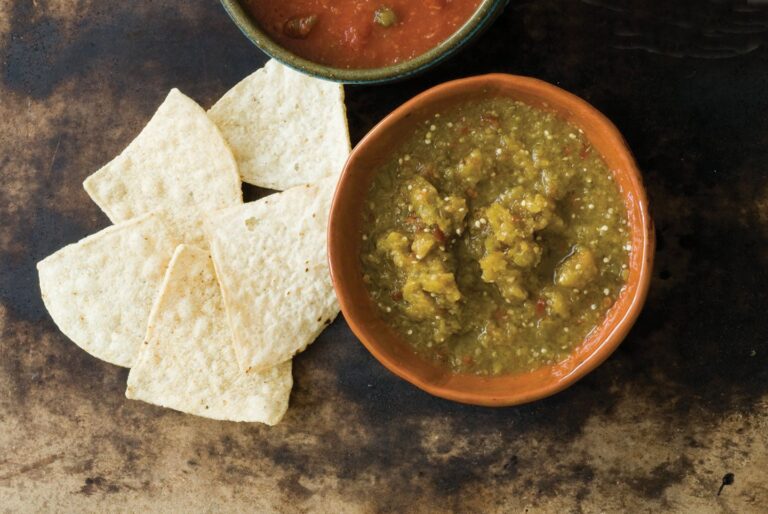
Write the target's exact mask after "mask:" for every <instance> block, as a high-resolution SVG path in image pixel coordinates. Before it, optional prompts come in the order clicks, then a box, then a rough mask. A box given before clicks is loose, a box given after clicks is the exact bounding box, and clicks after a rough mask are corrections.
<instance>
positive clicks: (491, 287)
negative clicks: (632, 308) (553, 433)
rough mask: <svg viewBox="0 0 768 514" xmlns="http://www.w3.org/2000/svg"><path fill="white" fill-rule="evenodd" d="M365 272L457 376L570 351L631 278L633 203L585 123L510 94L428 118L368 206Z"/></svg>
mask: <svg viewBox="0 0 768 514" xmlns="http://www.w3.org/2000/svg"><path fill="white" fill-rule="evenodd" d="M364 216H365V218H364V219H365V221H364V227H363V233H362V253H361V260H362V266H363V279H364V281H365V283H366V286H367V288H368V290H369V293H370V295H371V297H372V298H373V300H374V302H375V303H376V304H377V305H378V307H379V309H380V310H381V314H382V317H383V318H384V319H386V320H387V322H388V323H389V324H390V325H392V326H393V327H394V328H395V329H396V330H397V331H398V332H399V333H400V334H401V335H402V336H403V337H404V339H405V340H406V341H408V343H409V344H410V345H411V346H412V347H413V349H414V350H415V351H416V352H417V353H418V354H420V355H422V356H424V357H426V358H429V359H433V360H435V361H437V362H438V363H440V364H442V365H444V366H447V367H448V368H450V369H451V370H453V371H456V372H467V373H476V374H483V375H493V374H500V373H514V372H522V371H529V370H533V369H536V368H538V367H541V366H543V365H547V364H553V363H556V362H559V361H561V360H563V359H565V358H566V357H567V356H568V354H569V353H570V351H571V350H572V349H573V347H574V346H576V345H577V344H579V343H580V342H581V341H583V340H584V338H585V337H586V336H587V335H588V334H589V332H590V331H591V330H593V329H594V328H595V327H596V326H597V325H599V324H600V323H601V321H602V319H603V318H604V316H605V314H606V312H607V310H608V309H609V308H610V306H611V305H612V304H613V303H614V301H615V300H616V298H617V297H618V295H619V293H620V292H621V289H622V287H623V285H624V284H625V282H626V279H627V275H628V269H627V263H628V254H629V250H630V246H629V229H628V226H627V210H626V207H625V205H624V202H623V200H622V197H621V195H620V192H619V189H618V187H617V185H616V184H615V183H614V181H613V175H612V174H611V172H610V170H609V169H608V168H607V166H606V164H605V162H604V161H603V160H602V158H601V157H600V155H599V154H598V152H597V151H595V150H594V149H593V148H592V147H591V145H590V143H589V141H588V140H587V139H586V138H585V137H584V135H583V134H582V132H581V131H580V130H579V129H578V128H576V127H573V126H571V125H570V124H568V123H567V122H566V121H564V120H562V119H560V118H558V117H557V116H556V115H554V114H552V113H549V112H547V111H544V110H541V109H538V108H535V107H532V106H529V105H527V104H524V103H521V102H518V101H514V100H512V99H509V98H505V97H493V98H488V99H482V100H471V101H467V102H466V103H462V104H459V105H457V106H454V107H452V108H451V109H448V110H446V111H444V112H441V113H439V114H436V115H435V116H434V118H431V119H428V120H426V121H425V122H423V123H420V124H419V125H418V126H417V127H416V128H415V129H414V130H413V132H412V134H410V135H409V136H408V137H407V138H406V140H405V142H404V143H403V144H402V145H401V146H400V147H399V148H398V149H397V150H396V151H395V152H394V154H393V156H392V157H391V158H390V159H389V160H388V161H387V162H386V163H385V164H384V165H383V166H382V167H381V168H380V169H378V170H376V176H375V178H374V181H373V184H372V185H371V188H370V190H369V192H368V196H367V198H366V202H365V214H364Z"/></svg>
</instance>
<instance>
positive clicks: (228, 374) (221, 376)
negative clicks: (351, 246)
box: [125, 245, 293, 425]
mask: <svg viewBox="0 0 768 514" xmlns="http://www.w3.org/2000/svg"><path fill="white" fill-rule="evenodd" d="M292 386H293V378H292V376H291V361H290V360H288V361H285V362H282V363H280V364H277V365H276V366H273V367H271V368H269V369H267V370H265V371H263V372H259V373H256V372H252V373H245V372H243V371H241V370H240V367H239V366H238V364H237V358H236V356H235V351H234V348H233V346H232V337H231V332H230V330H229V326H228V324H227V320H226V314H225V312H224V305H223V302H222V298H221V292H220V290H219V284H218V282H217V281H216V275H215V272H214V268H213V264H212V263H211V259H210V256H209V254H208V252H205V251H202V250H199V249H197V248H194V247H191V246H186V245H181V246H179V247H178V248H177V249H176V252H175V253H174V255H173V259H172V260H171V263H170V265H169V267H168V271H167V273H166V275H165V279H164V281H163V285H162V290H161V291H160V294H159V295H158V297H157V300H156V301H155V304H154V306H153V308H152V313H151V315H150V318H149V324H148V329H147V335H146V340H145V342H144V344H143V345H142V349H141V352H140V354H139V357H138V359H137V361H136V364H135V366H134V367H133V368H132V369H131V371H130V374H129V375H128V388H127V390H126V393H125V394H126V396H127V397H128V398H131V399H136V400H143V401H145V402H148V403H152V404H155V405H160V406H163V407H169V408H171V409H175V410H178V411H181V412H186V413H189V414H195V415H197V416H204V417H206V418H213V419H220V420H230V421H259V422H262V423H266V424H268V425H274V424H275V423H277V422H279V421H280V419H282V417H283V415H284V414H285V411H286V410H287V409H288V400H289V396H290V392H291V387H292Z"/></svg>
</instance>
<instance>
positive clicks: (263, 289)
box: [208, 178, 339, 370]
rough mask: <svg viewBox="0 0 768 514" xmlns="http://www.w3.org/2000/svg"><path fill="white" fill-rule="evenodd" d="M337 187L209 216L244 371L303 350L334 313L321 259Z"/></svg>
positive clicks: (293, 192) (292, 192)
mask: <svg viewBox="0 0 768 514" xmlns="http://www.w3.org/2000/svg"><path fill="white" fill-rule="evenodd" d="M335 184H336V179H335V178H333V179H325V180H323V181H321V182H319V183H318V184H313V185H306V186H299V187H296V188H293V189H289V190H287V191H285V192H283V193H279V194H275V195H271V196H268V197H266V198H263V199H261V200H259V201H256V202H251V203H248V204H245V205H243V206H240V207H233V208H231V209H225V210H224V211H221V212H219V213H215V214H213V215H211V217H210V218H209V223H208V230H209V234H210V236H211V253H212V256H213V261H214V265H215V267H216V274H217V275H218V277H219V281H220V283H221V290H222V294H223V295H224V305H225V307H226V309H227V316H228V319H229V324H230V327H231V328H232V336H233V339H234V344H235V351H236V352H237V357H238V361H239V362H240V366H241V368H242V369H244V370H249V369H252V370H262V369H266V368H269V367H271V366H274V365H275V364H278V363H280V362H282V361H284V360H286V359H289V358H290V357H291V356H293V355H294V354H295V353H297V352H300V351H302V350H304V348H306V347H307V345H308V344H309V343H311V342H312V341H314V339H315V338H316V337H317V336H318V335H319V334H320V332H321V331H322V330H323V328H325V326H326V325H328V324H329V323H330V322H331V321H333V319H334V318H335V317H336V315H337V314H338V312H339V306H338V303H337V301H336V295H335V294H334V292H333V285H332V284H331V277H330V272H329V270H328V258H327V252H326V241H325V239H326V226H327V223H328V211H329V209H330V203H331V197H332V195H333V190H334V186H335Z"/></svg>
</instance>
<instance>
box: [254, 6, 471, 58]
mask: <svg viewBox="0 0 768 514" xmlns="http://www.w3.org/2000/svg"><path fill="white" fill-rule="evenodd" d="M479 3H480V0H281V1H279V2H277V1H275V0H246V1H245V2H244V5H245V6H246V7H247V8H248V10H249V11H250V12H251V14H252V15H253V17H254V19H255V20H256V22H257V23H258V24H259V25H260V26H261V28H262V29H263V30H264V31H266V32H267V33H268V34H269V35H270V36H271V37H272V38H273V39H274V40H275V41H276V42H278V43H279V44H280V45H282V46H284V47H285V48H287V49H288V50H290V51H292V52H293V53H295V54H297V55H299V56H301V57H304V58H305V59H309V60H310V61H315V62H318V63H321V64H327V65H330V66H336V67H339V68H376V67H379V66H386V65H389V64H394V63H397V62H402V61H407V60H409V59H412V58H414V57H416V56H418V55H421V54H423V53H424V52H426V51H428V50H430V49H431V48H434V47H435V46H437V45H438V44H440V43H441V42H443V41H445V40H446V39H447V38H448V37H449V36H450V35H451V34H453V33H454V32H456V30H457V29H458V28H459V27H460V26H461V25H462V24H463V23H464V22H465V21H467V20H468V19H469V17H470V16H472V13H474V12H475V10H476V9H477V6H478V4H479Z"/></svg>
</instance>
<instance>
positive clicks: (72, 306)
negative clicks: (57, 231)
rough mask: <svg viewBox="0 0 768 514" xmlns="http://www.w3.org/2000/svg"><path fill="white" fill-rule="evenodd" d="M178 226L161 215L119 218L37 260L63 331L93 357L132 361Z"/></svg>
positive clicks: (178, 235)
mask: <svg viewBox="0 0 768 514" xmlns="http://www.w3.org/2000/svg"><path fill="white" fill-rule="evenodd" d="M182 242H183V239H182V235H181V232H180V230H179V228H178V227H177V226H176V225H175V224H173V223H172V222H171V221H170V220H168V219H167V218H166V217H165V216H164V215H161V214H147V215H144V216H141V217H139V218H135V219H133V220H130V221H127V222H125V223H121V224H119V225H113V226H111V227H108V228H105V229H104V230H102V231H101V232H97V233H96V234H93V235H91V236H89V237H87V238H85V239H83V240H81V241H80V242H78V243H74V244H71V245H69V246H66V247H64V248H62V249H61V250H59V251H58V252H56V253H54V254H53V255H50V256H49V257H47V258H45V259H44V260H42V261H40V262H39V263H38V264H37V269H38V273H39V275H40V291H41V292H42V296H43V302H44V303H45V306H46V308H47V309H48V312H50V314H51V317H52V318H53V321H55V322H56V324H57V325H58V326H59V328H60V329H61V331H62V332H63V333H64V334H65V335H66V336H67V337H69V338H70V339H71V340H72V341H74V342H75V344H77V345H78V346H79V347H81V348H82V349H83V350H85V351H86V352H88V353H90V354H91V355H93V356H94V357H97V358H99V359H102V360H105V361H107V362H111V363H112V364H117V365H118V366H126V367H129V366H131V365H133V362H134V360H135V358H136V355H137V353H138V351H139V347H140V346H141V342H142V341H143V339H144V334H145V331H146V328H147V319H148V318H149V312H150V309H151V308H152V302H153V300H154V298H155V295H156V294H157V292H158V291H159V290H160V285H161V283H162V281H163V276H164V274H165V269H166V267H167V266H168V262H169V261H170V259H171V256H172V255H173V250H174V249H175V248H176V246H177V245H179V244H181V243H182Z"/></svg>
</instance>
